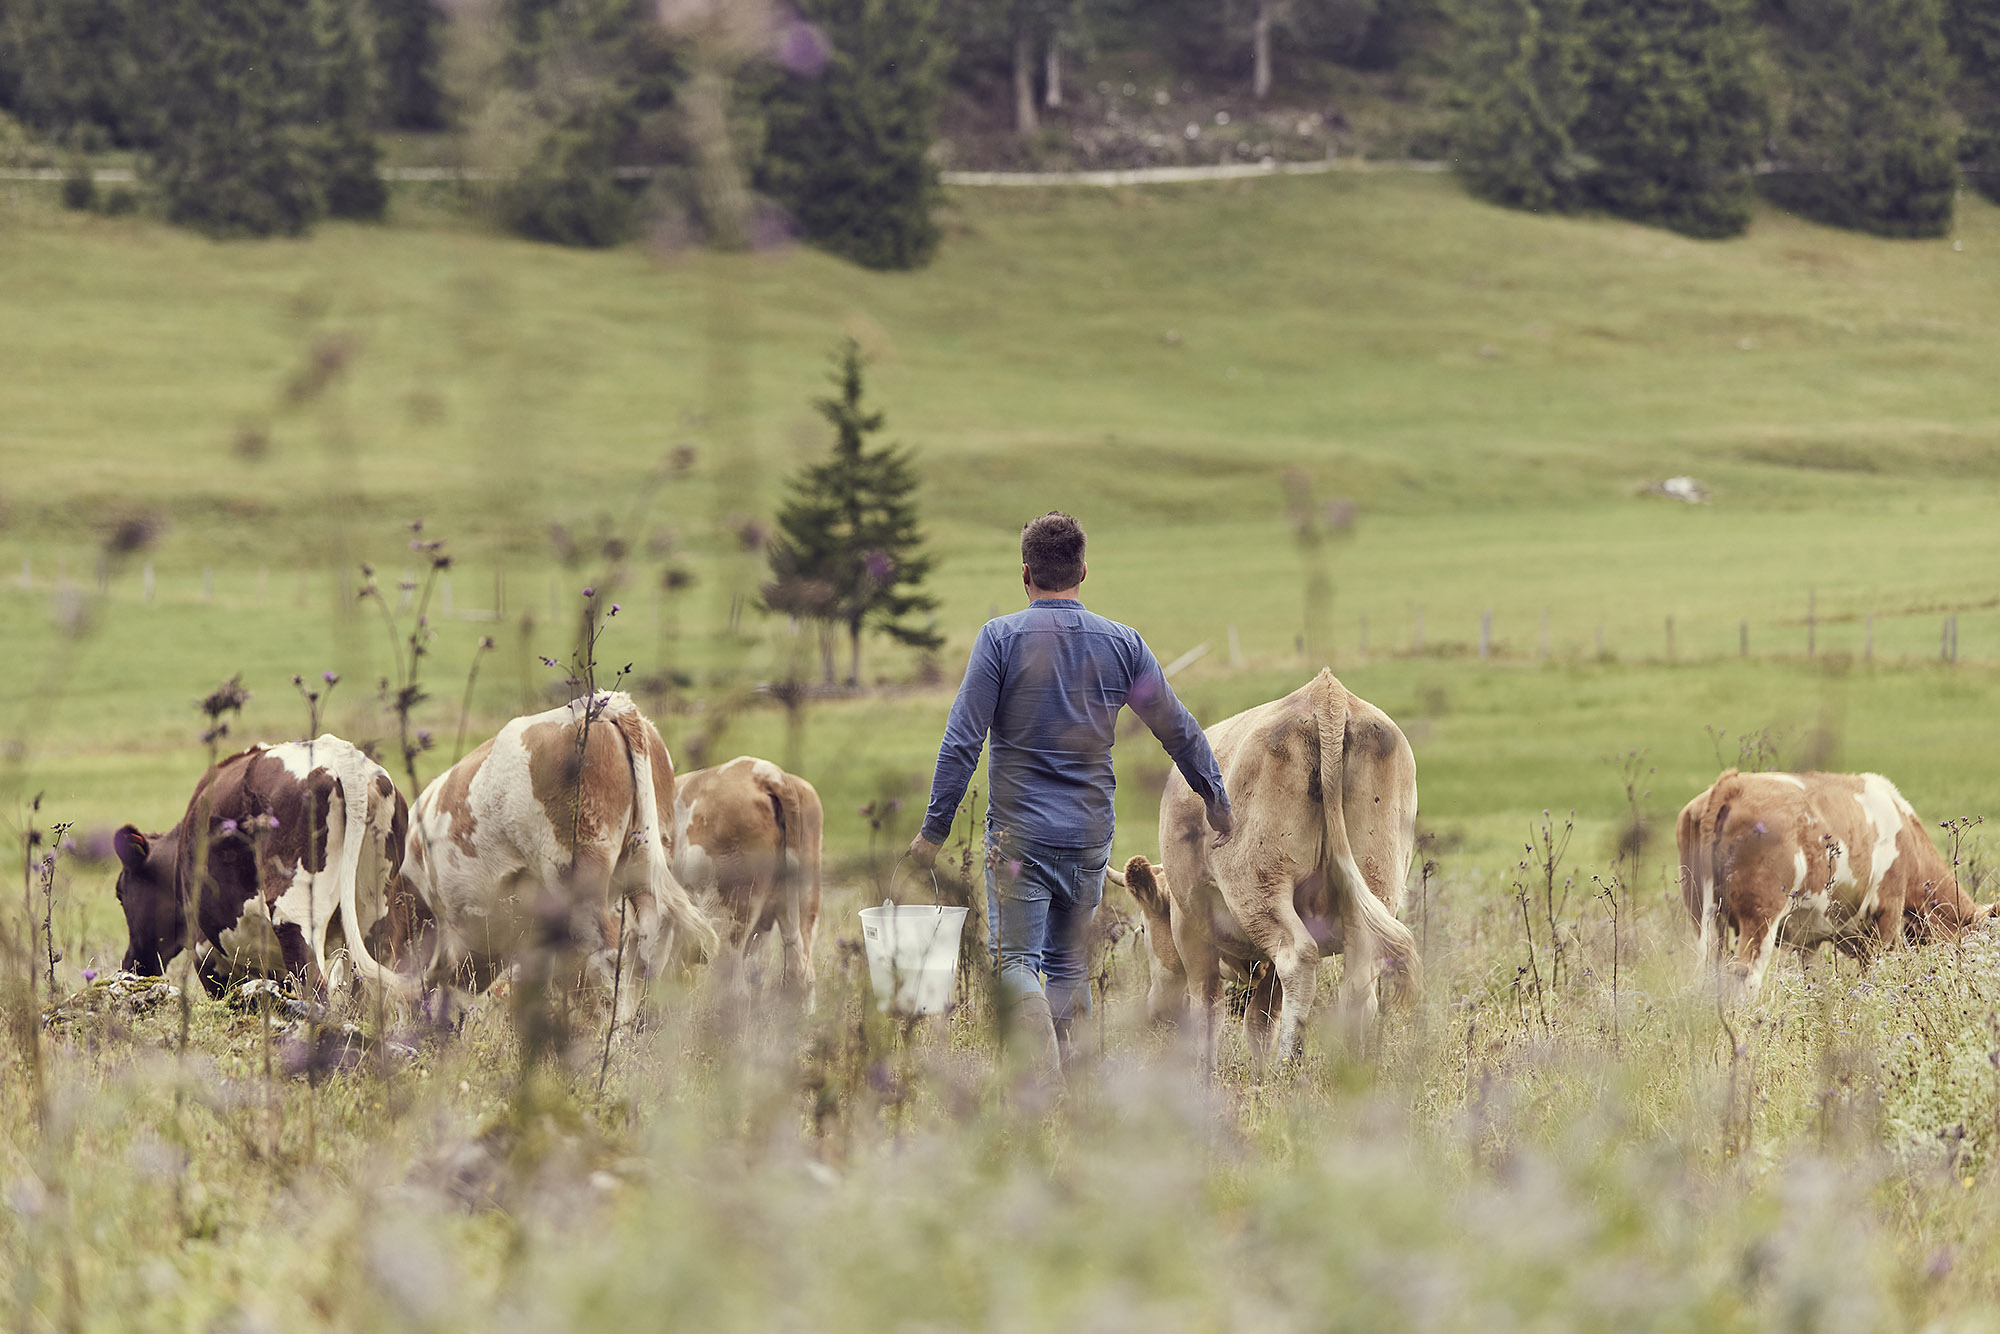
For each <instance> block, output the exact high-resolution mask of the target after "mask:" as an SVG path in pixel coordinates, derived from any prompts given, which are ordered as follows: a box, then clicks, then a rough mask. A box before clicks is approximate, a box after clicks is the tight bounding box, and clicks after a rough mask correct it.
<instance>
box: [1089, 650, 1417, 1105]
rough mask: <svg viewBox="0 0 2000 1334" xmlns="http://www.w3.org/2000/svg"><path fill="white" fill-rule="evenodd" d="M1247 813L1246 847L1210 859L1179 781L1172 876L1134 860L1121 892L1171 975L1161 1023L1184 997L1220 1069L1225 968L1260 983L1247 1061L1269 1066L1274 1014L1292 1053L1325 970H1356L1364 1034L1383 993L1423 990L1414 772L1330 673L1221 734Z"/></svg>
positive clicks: (1160, 1005)
mask: <svg viewBox="0 0 2000 1334" xmlns="http://www.w3.org/2000/svg"><path fill="white" fill-rule="evenodd" d="M1208 740H1209V744H1210V745H1211V746H1213V747H1214V748H1215V758H1216V762H1217V763H1218V764H1219V765H1220V766H1221V768H1222V778H1223V782H1224V784H1225V785H1226V786H1227V787H1228V789H1229V796H1230V800H1231V801H1232V803H1233V804H1234V805H1235V807H1236V836H1235V837H1234V838H1232V839H1231V840H1230V841H1229V842H1228V843H1226V844H1224V845H1223V846H1222V847H1220V848H1211V847H1210V846H1209V840H1208V839H1207V837H1205V835H1204V822H1203V813H1202V804H1201V801H1200V799H1199V798H1197V797H1196V796H1195V795H1194V792H1193V791H1192V790H1191V789H1190V788H1189V787H1188V785H1187V783H1186V781H1185V780H1184V779H1182V778H1181V777H1180V776H1179V775H1178V774H1170V775H1169V776H1168V778H1167V788H1166V791H1165V793H1163V794H1162V795H1161V797H1160V847H1161V849H1162V856H1163V859H1164V865H1162V866H1155V865H1152V864H1150V863H1149V862H1148V861H1147V859H1146V858H1144V857H1134V858H1132V860H1131V861H1130V862H1129V863H1127V864H1126V868H1125V875H1124V883H1125V885H1126V888H1127V889H1129V890H1130V891H1131V893H1132V897H1133V898H1134V899H1135V900H1137V901H1138V904H1139V907H1140V909H1141V910H1142V911H1143V912H1144V913H1145V915H1146V925H1147V937H1148V939H1149V940H1150V942H1151V944H1152V949H1153V957H1154V959H1155V960H1156V961H1157V962H1158V963H1159V965H1160V969H1159V971H1158V973H1156V975H1155V977H1154V984H1153V990H1152V995H1151V996H1150V998H1149V1003H1150V1009H1151V1011H1152V1013H1153V1014H1154V1016H1155V1017H1156V1018H1164V1017H1166V1016H1167V1015H1169V1014H1170V1013H1171V1010H1172V1008H1173V994H1172V993H1173V989H1174V986H1175V983H1176V982H1178V981H1180V980H1182V979H1185V991H1186V995H1187V997H1188V1000H1189V1002H1190V1003H1191V1004H1192V1005H1193V1006H1194V1008H1195V1010H1196V1012H1197V1017H1198V1019H1199V1021H1200V1024H1201V1042H1202V1059H1203V1062H1204V1064H1205V1065H1206V1064H1212V1062H1213V1060H1214V1056H1215V1032H1216V1022H1217V1001H1218V1000H1219V998H1220V994H1221V979H1222V973H1223V971H1224V969H1225V968H1226V969H1228V970H1229V971H1230V972H1232V973H1240V974H1241V975H1243V976H1246V977H1248V978H1250V979H1251V981H1252V994H1251V1004H1250V1011H1249V1017H1248V1020H1247V1024H1248V1027H1249V1040H1250V1047H1251V1051H1252V1053H1253V1055H1254V1056H1255V1057H1256V1059H1257V1060H1258V1062H1259V1063H1260V1064H1261V1063H1262V1061H1263V1060H1264V1058H1265V1055H1266V1053H1267V1052H1268V1051H1269V1050H1270V1031H1271V1020H1272V1014H1273V1011H1274V1009H1275V1010H1276V1012H1277V1030H1278V1031H1277V1047H1276V1050H1277V1054H1278V1056H1279V1057H1280V1058H1281V1059H1282V1058H1287V1057H1290V1056H1291V1055H1293V1054H1294V1053H1295V1052H1296V1051H1297V1050H1298V1046H1299V1042H1300V1040H1301V1037H1302V1030H1303V1026H1304V1024H1305V1021H1306V1016H1307V1015H1308V1014H1309V1013H1310V1012H1311V1010H1312V1004H1313V998H1314V994H1315V992H1316V991H1317V989H1318V979H1317V974H1318V969H1319V962H1320V960H1321V959H1322V958H1324V957H1325V956H1326V955H1328V954H1331V953H1341V954H1344V955H1345V956H1346V971H1345V976H1344V977H1343V979H1342V982H1341V1010H1342V1012H1343V1014H1344V1016H1345V1017H1346V1019H1347V1021H1348V1023H1349V1025H1350V1030H1351V1031H1358V1029H1359V1028H1360V1026H1361V1025H1362V1024H1363V1023H1364V1022H1365V1020H1366V1019H1367V1018H1368V1017H1370V1016H1372V1015H1373V1013H1374V1010H1375V980H1376V978H1377V976H1378V975H1379V974H1380V973H1381V972H1382V971H1384V970H1385V969H1391V970H1394V971H1395V973H1396V974H1397V976H1398V978H1399V980H1400V983H1401V985H1402V986H1403V987H1404V988H1405V989H1407V990H1412V991H1413V990H1414V989H1415V988H1416V987H1417V986H1418V985H1419V982H1420V976H1419V974H1420V968H1421V963H1420V961H1419V959H1418V958H1417V947H1416V939H1415V938H1414V937H1413V936H1412V935H1411V934H1410V930H1409V928H1408V927H1406V926H1404V925H1403V924H1402V923H1401V922H1399V921H1397V920H1396V916H1395V914H1396V912H1397V910H1398V909H1399V908H1400V907H1401V905H1402V898H1403V881H1404V879H1405V877H1406V876H1407V875H1408V873H1409V867H1410V854H1411V851H1412V849H1413V848H1414V846H1415V842H1416V823H1417V764H1416V757H1415V756H1414V755H1412V754H1411V751H1410V743H1409V741H1408V740H1406V739H1405V738H1404V736H1403V733H1402V729H1400V728H1398V727H1397V726H1396V724H1395V723H1394V722H1393V721H1391V720H1390V718H1389V716H1388V715H1387V714H1385V713H1383V712H1382V711H1381V710H1380V709H1377V708H1376V707H1375V706H1374V705H1372V704H1369V703H1368V702H1367V701H1365V700H1362V699H1359V698H1357V697H1356V696H1354V695H1352V694H1350V693H1348V691H1347V688H1346V687H1345V686H1343V685H1341V683H1340V682H1339V681H1338V680H1337V679H1335V677H1334V675H1333V673H1332V672H1330V671H1325V670H1322V671H1321V672H1320V674H1319V675H1318V676H1316V677H1314V678H1313V679H1312V680H1311V681H1309V682H1307V683H1306V684H1305V685H1303V686H1301V687H1300V688H1299V689H1297V690H1295V691H1293V692H1292V693H1291V694H1289V695H1287V696H1285V697H1284V698H1283V699H1281V700H1276V701H1273V702H1272V703H1269V704H1260V705H1258V706H1257V707H1256V708H1254V709H1250V710H1248V711H1246V712H1243V713H1239V714H1237V715H1236V716H1235V717H1234V718H1229V719H1225V720H1224V721H1222V722H1220V723H1217V724H1216V725H1215V726H1213V727H1211V728H1209V729H1208Z"/></svg>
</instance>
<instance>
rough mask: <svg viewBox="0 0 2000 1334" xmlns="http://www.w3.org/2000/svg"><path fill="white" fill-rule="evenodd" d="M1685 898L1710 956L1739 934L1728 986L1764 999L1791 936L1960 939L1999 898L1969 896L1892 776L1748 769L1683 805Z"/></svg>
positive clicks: (1859, 943)
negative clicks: (1980, 900) (1987, 900)
mask: <svg viewBox="0 0 2000 1334" xmlns="http://www.w3.org/2000/svg"><path fill="white" fill-rule="evenodd" d="M1674 834H1675V841H1676V842H1677V843H1678V844H1679V846H1680V859H1681V871H1680V879H1681V895H1682V898H1683V899H1684V901H1685V902H1686V904H1687V909H1688V913H1689V915H1690V916H1692V917H1693V918H1694V922H1695V926H1696V929H1697V932H1698V940H1699V943H1698V945H1697V949H1698V950H1699V954H1700V957H1701V959H1702V960H1704V961H1706V960H1708V959H1710V958H1711V957H1717V956H1718V955H1719V953H1720V951H1721V949H1722V948H1723V946H1724V945H1725V944H1726V935H1727V933H1728V932H1730V931H1734V932H1735V933H1736V938H1737V939H1736V957H1735V959H1734V960H1733V961H1731V963H1730V964H1729V967H1728V969H1727V972H1726V974H1725V982H1726V984H1727V987H1728V990H1729V993H1730V998H1731V999H1735V1000H1754V999H1755V998H1756V995H1757V992H1758V990H1759V988H1760V987H1762V985H1763V982H1764V975H1765V973H1766V971H1767V970H1768V969H1769V968H1770V965H1771V956H1772V953H1773V952H1774V951H1775V950H1776V948H1777V944H1778V942H1779V941H1780V940H1782V941H1784V942H1785V943H1786V944H1788V945H1794V946H1797V947H1798V948H1800V949H1802V950H1804V951H1806V952H1807V954H1808V957H1810V955H1811V953H1812V952H1814V951H1816V950H1817V949H1818V948H1819V946H1821V945H1822V944H1825V943H1826V942H1828V941H1832V942H1833V944H1834V945H1835V946H1836V947H1837V948H1839V949H1840V950H1841V951H1842V952H1843V953H1846V954H1850V955H1853V956H1855V957H1857V958H1863V959H1865V958H1867V957H1868V956H1869V955H1870V954H1872V953H1873V952H1874V951H1875V950H1878V949H1888V948H1891V947H1893V946H1894V945H1895V944H1896V942H1897V941H1898V940H1901V939H1902V938H1903V937H1904V936H1906V935H1907V936H1908V937H1910V938H1911V939H1912V940H1917V941H1924V940H1932V939H1949V938H1950V937H1952V936H1955V935H1956V934H1957V933H1958V932H1959V931H1960V930H1962V929H1964V928H1965V927H1967V926H1969V925H1971V924H1973V923H1975V922H1979V921H1982V920H1984V919H1985V918H1986V917H1987V916H1989V915H1990V914H1991V913H1992V911H1993V906H1994V905H1991V904H1989V905H1986V906H1984V907H1981V906H1979V905H1976V904H1974V903H1973V902H1972V900H1971V899H1970V898H1968V897H1966V895H1965V892H1964V891H1963V890H1961V889H1960V888H1959V884H1958V878H1957V877H1956V876H1955V875H1953V874H1952V871H1951V867H1950V866H1948V865H1946V864H1945V860H1944V857H1943V856H1942V855H1940V854H1939V852H1938V850H1937V846H1936V845H1935V844H1933V843H1932V842H1931V839H1930V834H1929V832H1928V831H1927V830H1925V828H1924V826H1923V822H1922V821H1921V820H1919V819H1918V818H1917V813H1916V812H1915V811H1914V810H1912V809H1911V808H1910V803H1909V802H1907V801H1905V800H1903V794H1902V793H1900V792H1898V791H1897V790H1896V785H1895V784H1894V783H1891V782H1890V781H1889V780H1888V779H1886V778H1884V777H1882V775H1880V774H1822V773H1806V774H1781V773H1750V774H1746V773H1739V772H1738V771H1736V770H1734V769H1731V770H1729V771H1728V772H1726V773H1724V774H1723V775H1722V776H1721V777H1720V778H1718V779H1716V780H1715V782H1714V784H1712V785H1711V786H1710V787H1709V788H1708V790H1707V791H1705V792H1703V793H1702V794H1701V795H1700V796H1698V797H1696V798H1695V799H1694V800H1693V801H1690V802H1689V803H1688V804H1687V805H1686V806H1684V807H1683V808H1682V809H1681V813H1680V818H1679V820H1678V821H1677V822H1676V824H1675V829H1674Z"/></svg>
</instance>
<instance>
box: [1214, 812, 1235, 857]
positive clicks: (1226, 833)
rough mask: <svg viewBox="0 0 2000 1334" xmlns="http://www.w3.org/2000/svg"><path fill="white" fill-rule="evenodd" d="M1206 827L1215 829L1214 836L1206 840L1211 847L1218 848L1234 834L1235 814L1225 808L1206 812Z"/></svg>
mask: <svg viewBox="0 0 2000 1334" xmlns="http://www.w3.org/2000/svg"><path fill="white" fill-rule="evenodd" d="M1208 827H1209V828H1210V829H1213V830H1214V831H1215V837H1214V838H1212V839H1210V840H1209V841H1208V846H1209V847H1211V848H1219V847H1221V846H1222V845H1223V844H1224V843H1227V842H1228V841H1229V840H1230V839H1232V838H1234V837H1235V836H1236V815H1235V813H1234V812H1232V811H1229V810H1227V809H1224V810H1213V809H1211V810H1210V811H1209V813H1208Z"/></svg>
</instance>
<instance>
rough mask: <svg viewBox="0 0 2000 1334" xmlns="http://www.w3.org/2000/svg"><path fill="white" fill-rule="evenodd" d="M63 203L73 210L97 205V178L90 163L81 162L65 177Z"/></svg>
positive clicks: (65, 206)
mask: <svg viewBox="0 0 2000 1334" xmlns="http://www.w3.org/2000/svg"><path fill="white" fill-rule="evenodd" d="M62 204H63V207H64V208H66V209H70V210H73V211H81V210H85V209H91V208H95V207H96V206H97V179H96V178H95V177H94V176H92V175H91V174H90V167H89V166H88V165H86V164H83V163H79V164H77V166H76V167H75V168H74V169H73V170H71V172H70V173H69V175H67V176H65V177H63V183H62Z"/></svg>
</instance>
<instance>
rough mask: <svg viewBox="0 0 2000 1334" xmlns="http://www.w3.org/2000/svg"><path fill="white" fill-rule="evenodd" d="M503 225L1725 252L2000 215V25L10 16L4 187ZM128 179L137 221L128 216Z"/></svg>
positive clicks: (1948, 6)
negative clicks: (451, 173)
mask: <svg viewBox="0 0 2000 1334" xmlns="http://www.w3.org/2000/svg"><path fill="white" fill-rule="evenodd" d="M420 144H433V145H443V147H434V148H432V149H431V150H429V151H428V155H427V156H426V157H425V160H427V161H436V160H444V161H447V162H450V163H454V164H457V165H459V166H462V167H465V168H468V169H470V170H468V171H466V173H465V175H466V177H467V179H468V185H467V193H468V197H469V199H471V200H472V202H474V203H475V204H476V205H477V206H479V207H480V208H482V209H484V210H485V211H487V213H488V214H489V215H490V216H491V217H492V218H493V219H494V220H495V221H496V223H497V224H499V225H502V226H505V227H507V228H510V229H512V230H514V231H516V232H519V233H521V234H522V235H526V236H530V237H535V238H538V239H542V240H547V241H550V242H555V243H561V244H570V245H610V244H616V243H618V242H621V241H623V240H626V239H628V238H630V237H632V236H634V235H636V234H637V233H638V232H639V231H640V229H641V228H642V227H643V226H646V225H648V224H649V223H651V224H652V225H655V226H658V225H659V224H660V222H661V220H663V219H664V220H666V221H667V222H668V223H671V225H672V226H673V228H674V229H675V230H676V232H677V234H683V235H688V236H692V237H696V238H699V239H700V240H702V241H704V242H706V243H708V244H713V245H720V246H741V245H746V244H753V243H755V242H756V240H757V239H758V238H759V237H762V236H767V235H771V234H774V233H778V234H782V233H787V232H789V233H793V234H800V235H803V236H804V237H805V238H806V239H808V240H810V241H812V242H813V243H815V244H819V245H822V246H825V247H826V248H828V249H830V250H832V251H834V252H836V253H839V254H842V255H845V256H848V257H849V258H851V259H853V260H855V261H856V262H858V263H862V264H866V265H870V266H873V267H885V268H888V267H909V266H914V265H920V264H922V263H924V262H925V261H926V260H927V259H928V258H929V257H930V255H931V254H932V253H933V252H934V251H935V249H936V246H937V244H938V228H937V225H936V223H935V220H934V218H933V211H934V209H935V206H936V203H937V198H938V190H939V179H940V173H941V171H944V170H950V169H954V168H960V169H963V168H979V169H1001V170H1006V169H1020V168H1040V169H1070V168H1089V167H1146V166H1158V165H1184V164H1206V163H1218V162H1280V161H1288V160H1299V159H1323V158H1327V157H1338V156H1357V155H1358V156H1363V157H1376V158H1380V157H1392V158H1423V159H1431V160H1446V161H1449V162H1451V163H1452V164H1453V165H1454V166H1455V167H1456V168H1457V169H1458V171H1459V172H1460V173H1461V174H1462V176H1463V178H1464V180H1465V182H1466V184H1467V186H1468V188H1469V189H1471V190H1473V191H1474V192H1475V193H1477V194H1479V195H1481V196H1483V197H1485V198H1488V199H1491V200H1493V201H1495V202H1498V203H1501V204H1505V205H1509V206H1513V207H1518V208H1524V209H1532V210H1547V211H1558V212H1577V211H1600V212H1605V213H1610V214H1614V215H1617V216H1621V217H1627V218H1632V219H1635V220H1638V221H1643V222H1647V223H1651V224H1656V225H1659V226H1662V227H1667V228H1671V229H1674V230H1677V231H1680V232H1684V233H1687V234H1689V235H1693V236H1699V237H1726V236H1730V235H1733V234H1735V233H1737V232H1739V231H1741V230H1742V229H1743V227H1744V226H1746V225H1747V223H1748V220H1749V218H1750V211H1751V201H1752V199H1753V198H1754V197H1755V196H1756V195H1757V193H1758V192H1759V191H1760V190H1761V192H1762V193H1763V194H1764V195H1765V196H1766V197H1768V198H1769V199H1770V200H1772V201H1774V202H1775V203H1777V204H1778V205H1780V206H1782V207H1785V208H1788V209H1792V210H1795V211H1797V212H1800V213H1802V214H1804V215H1806V216H1808V217H1811V218H1814V219H1817V220H1820V221H1823V222H1826V223H1829V224H1832V225H1837V226H1843V227H1852V228H1858V229H1862V230H1866V231H1871V232H1876V233H1879V234H1883V235H1890V236H1934V235H1939V234H1942V233H1943V232H1945V231H1946V230H1948V229H1949V227H1950V225H1951V216H1952V206H1953V200H1954V197H1955V196H1956V193H1957V191H1958V189H1959V187H1960V185H1961V183H1964V184H1969V185H1971V186H1974V187H1975V188H1980V189H1982V190H1984V191H1985V192H1987V193H1989V194H1991V195H1994V196H1995V197H1996V198H2000V0H793V3H789V4H779V3H774V2H772V0H485V3H477V2H473V3H465V4H453V5H451V6H449V7H448V8H446V7H441V6H440V5H438V4H436V3H433V0H0V165H8V164H10V163H11V164H12V165H15V166H21V165H50V164H53V165H57V166H59V167H61V168H62V169H63V170H64V171H65V172H66V173H67V174H68V177H69V179H67V180H66V181H65V183H64V195H65V199H66V200H67V201H68V202H70V203H71V204H72V205H73V206H76V207H94V208H103V209H131V208H148V209H152V210H155V211H157V212H158V213H159V214H160V215H161V216H163V217H165V218H167V219H168V220H170V221H173V222H176V223H180V224H183V225H187V226H191V227H196V228H200V229H202V230H204V231H207V232H210V233H212V234H215V235H219V236H231V235H266V234H273V233H296V232H300V231H303V230H305V229H306V228H309V227H311V226H312V225H313V224H314V222H316V221H317V220H318V219H320V218H323V217H345V218H358V219H375V218H380V217H382V216H383V213H384V209H385V206H386V202H387V193H386V191H385V188H384V186H383V184H382V180H381V174H382V173H381V168H382V167H383V166H384V165H385V163H390V162H392V161H393V160H394V158H395V155H396V154H397V153H398V152H408V151H412V150H411V146H412V145H420ZM107 155H124V156H125V157H127V158H129V160H131V161H133V162H135V163H136V164H137V165H138V167H139V172H138V181H137V188H136V189H126V188H120V189H115V190H109V191H105V190H100V189H98V188H97V186H96V184H95V181H94V178H93V172H94V170H96V169H97V166H96V164H100V163H102V162H103V161H104V160H105V159H106V157H107Z"/></svg>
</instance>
